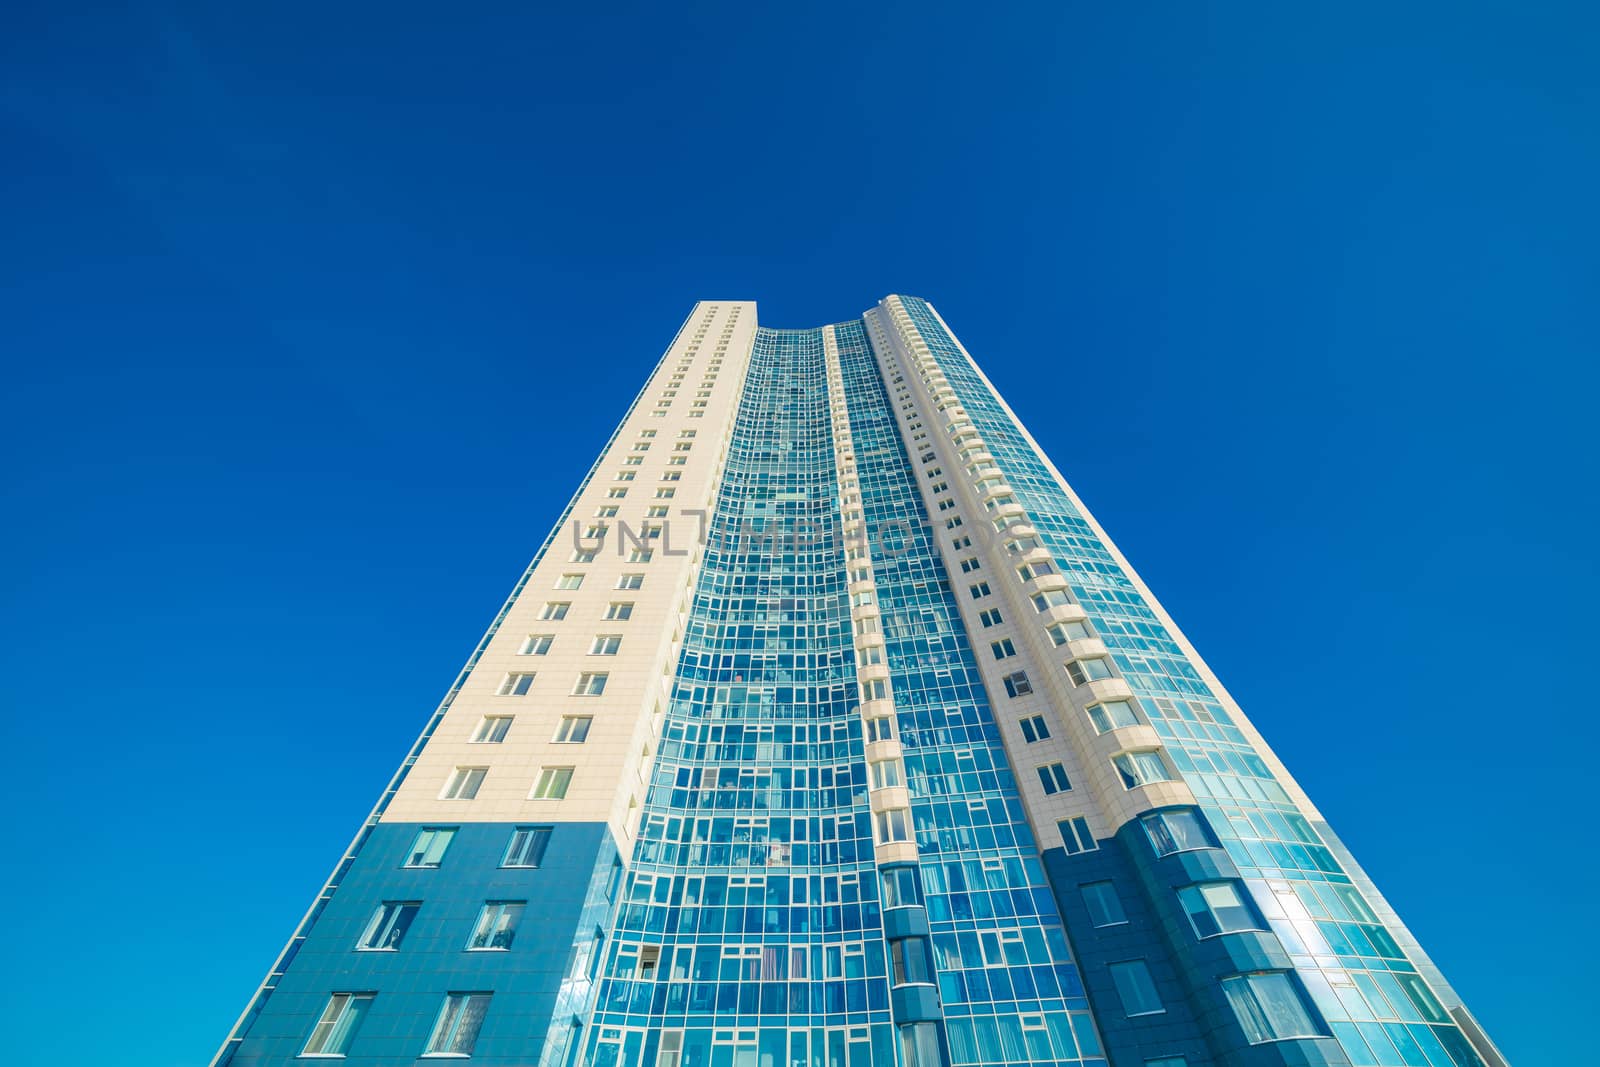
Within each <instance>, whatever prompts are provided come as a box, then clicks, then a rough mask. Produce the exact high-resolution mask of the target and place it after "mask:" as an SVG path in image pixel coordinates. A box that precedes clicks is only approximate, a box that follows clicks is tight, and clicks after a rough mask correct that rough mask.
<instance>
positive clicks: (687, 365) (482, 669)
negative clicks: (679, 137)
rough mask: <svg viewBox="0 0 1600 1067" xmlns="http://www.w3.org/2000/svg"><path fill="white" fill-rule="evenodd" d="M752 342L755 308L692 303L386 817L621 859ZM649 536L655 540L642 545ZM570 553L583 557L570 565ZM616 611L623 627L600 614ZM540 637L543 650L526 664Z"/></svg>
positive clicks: (657, 725)
mask: <svg viewBox="0 0 1600 1067" xmlns="http://www.w3.org/2000/svg"><path fill="white" fill-rule="evenodd" d="M755 330H756V311H755V305H754V304H753V303H750V302H739V301H703V302H701V303H699V304H697V305H695V308H694V311H693V312H692V313H691V314H690V316H689V318H688V320H687V321H686V322H685V323H684V325H683V327H682V329H681V330H680V331H679V333H678V336H677V338H676V340H674V341H673V343H672V346H671V347H670V348H669V349H668V350H667V352H666V354H665V355H664V356H663V357H662V359H661V362H660V363H659V364H658V365H657V367H656V370H655V372H654V373H653V374H652V375H651V377H650V379H649V381H648V382H647V383H646V384H645V387H644V389H643V390H642V391H641V392H640V393H639V396H638V399H637V400H636V401H635V403H634V406H633V408H632V410H630V411H629V413H628V415H627V416H626V418H625V419H624V420H623V422H622V425H621V426H620V427H619V428H618V430H617V432H616V434H615V436H614V437H613V439H612V441H611V442H610V444H609V445H608V447H607V448H606V450H605V451H604V452H603V453H602V454H601V456H600V458H599V460H598V461H597V462H596V464H595V467H594V470H593V471H592V473H591V475H590V478H589V480H588V482H587V484H586V485H584V487H583V488H582V489H581V490H580V491H579V492H578V494H577V496H576V497H575V498H574V502H573V504H572V507H571V510H570V515H569V518H568V520H567V522H566V524H565V525H564V527H563V529H561V530H560V531H558V532H557V534H556V539H555V541H554V542H553V543H552V544H551V546H550V548H549V550H548V551H546V552H545V553H544V556H543V558H542V559H540V560H538V561H537V562H536V564H535V565H534V567H533V568H532V571H531V574H530V575H529V577H528V580H527V581H526V583H525V584H524V586H523V588H522V590H521V592H520V593H519V594H518V595H517V596H516V597H515V599H514V600H513V601H512V602H511V604H510V607H509V610H508V611H507V612H506V614H505V617H504V619H503V620H502V621H501V622H500V624H499V626H498V629H497V630H496V632H495V633H494V634H493V635H492V637H491V638H490V639H489V641H488V644H487V645H486V647H485V648H484V650H483V653H482V655H481V656H480V658H479V660H478V663H477V665H476V667H475V668H474V669H473V670H472V671H471V673H470V674H469V675H468V677H467V679H466V681H465V683H464V684H463V685H462V687H461V690H460V692H459V693H458V694H457V695H456V696H455V699H454V700H453V701H452V702H451V704H450V707H449V709H448V711H447V712H446V714H445V716H444V718H443V720H442V721H441V722H440V723H439V725H438V727H437V729H436V730H435V731H434V734H433V737H432V738H431V740H430V741H429V742H428V744H427V745H426V746H425V747H424V748H423V749H422V751H421V753H420V754H419V755H418V757H417V762H416V765H415V766H414V767H413V769H412V771H411V773H410V774H409V775H408V776H407V777H406V779H405V781H404V783H403V784H402V785H401V786H400V789H399V790H398V792H397V793H396V794H395V797H394V799H393V800H392V801H391V802H390V804H389V806H388V807H387V809H386V810H385V811H384V812H383V820H384V821H386V822H450V823H460V822H506V823H516V822H533V823H561V822H604V823H606V824H607V825H608V826H609V827H610V829H611V832H612V834H613V836H614V837H615V839H616V840H617V841H618V843H619V844H620V845H621V846H622V847H623V854H624V856H626V854H627V849H626V843H627V842H628V841H629V840H630V839H631V838H632V835H633V833H634V832H635V830H636V828H637V824H638V819H639V807H640V805H641V804H642V803H643V801H644V794H645V790H646V788H647V783H648V782H649V779H650V764H651V757H652V753H653V752H654V749H655V744H656V735H657V732H658V731H659V729H660V726H661V721H662V717H663V714H664V707H665V702H666V700H667V697H668V690H669V686H670V683H671V674H672V670H673V666H674V664H675V663H676V661H677V655H678V649H679V645H680V643H681V640H682V637H683V626H684V621H685V618H686V614H687V612H688V608H689V598H690V595H691V591H692V590H693V587H694V580H695V575H696V573H697V571H698V567H699V563H700V557H701V553H702V550H703V545H702V543H701V534H702V532H703V529H704V523H705V521H706V519H707V517H708V516H709V514H710V509H711V508H712V506H713V504H714V503H715V500H716V494H717V489H718V486H719V485H720V480H721V473H722V466H723V462H724V460H725V458H726V447H727V444H726V443H727V440H728V432H729V428H730V426H731V424H732V421H733V419H734V416H735V415H736V413H737V412H738V408H739V399H740V396H741V394H742V391H743V386H744V377H745V371H746V369H747V368H748V366H749V359H750V349H751V345H752V342H753V339H754V336H755ZM666 493H670V494H671V495H670V496H664V495H663V494H666ZM650 527H659V528H660V529H661V530H662V535H661V536H660V537H659V538H651V539H645V538H643V533H644V531H645V530H646V529H647V528H650ZM601 528H603V533H598V534H597V531H598V530H600V529H601ZM635 537H638V538H639V539H640V540H641V541H644V542H645V543H647V544H648V545H649V546H650V552H651V555H650V558H649V560H648V562H631V561H630V560H633V559H636V558H637V557H634V556H633V551H634V548H635V540H634V538H635ZM584 548H588V549H593V550H594V557H593V559H592V560H590V561H587V562H575V559H576V558H579V557H577V556H576V554H577V553H578V552H579V551H580V550H581V549H584ZM569 575H581V576H582V581H581V585H579V586H578V587H577V588H563V586H564V585H570V584H571V581H572V580H571V578H569V577H567V576H569ZM635 582H637V583H638V585H637V588H634V587H632V586H633V584H634V583H635ZM624 604H625V605H629V607H628V608H627V609H626V610H627V611H628V612H629V617H628V618H626V619H618V618H615V617H611V616H614V615H615V614H617V613H618V612H619V611H621V610H623V609H621V608H616V607H613V605H624ZM551 605H566V607H565V608H564V610H563V609H560V608H553V607H551ZM556 614H559V615H560V616H561V617H559V618H556V617H552V616H553V615H556ZM544 638H548V639H549V642H548V646H549V647H548V649H547V650H545V651H543V652H540V653H538V654H532V653H531V651H530V650H531V649H535V648H538V647H540V646H541V645H542V644H543V639H544ZM607 638H617V639H619V641H618V644H617V647H616V650H615V652H613V653H611V654H606V655H601V654H595V652H594V649H595V648H596V642H597V641H602V642H603V641H605V639H607ZM530 642H532V644H530ZM601 647H602V648H604V647H605V646H604V645H602V646H601ZM527 674H531V675H533V678H532V680H531V682H529V683H528V684H527V686H526V691H525V692H522V693H520V694H518V693H515V690H516V689H518V688H521V686H519V685H518V684H517V683H515V682H512V683H511V684H510V686H509V688H510V689H511V690H512V692H511V693H508V694H505V695H502V692H503V691H504V690H506V689H507V688H508V683H507V680H508V679H513V678H516V677H517V676H519V675H527ZM596 674H604V675H605V688H604V692H603V693H601V694H600V695H597V696H590V695H583V693H582V692H581V691H580V680H581V679H583V678H584V677H585V676H586V675H596ZM488 717H510V719H511V723H510V725H509V728H508V729H507V730H506V731H505V736H504V739H503V740H501V741H499V742H496V743H483V742H478V741H474V737H475V736H479V731H480V730H481V729H483V727H484V720H485V718H488ZM568 718H587V719H589V720H590V721H589V723H588V725H587V735H586V737H585V739H584V741H583V742H582V743H581V744H574V743H563V742H562V741H560V740H558V737H559V736H560V732H561V730H562V729H563V720H564V719H568ZM571 728H572V729H576V728H578V727H576V726H573V727H571ZM463 768H481V769H482V770H483V771H484V774H483V778H482V782H481V784H480V785H479V786H478V788H477V792H476V795H475V796H473V797H472V798H471V799H452V798H450V797H449V795H448V794H449V792H450V789H451V783H452V779H453V778H454V776H455V775H456V774H457V772H458V769H463ZM563 770H567V771H570V775H571V777H570V782H569V783H568V784H567V786H566V790H565V795H564V796H562V797H560V798H559V799H551V798H541V797H538V796H536V795H535V793H536V790H537V789H538V787H539V784H540V780H541V776H547V775H548V773H549V772H560V771H563ZM548 780H549V778H548V777H547V781H548Z"/></svg>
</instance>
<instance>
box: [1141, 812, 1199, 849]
mask: <svg viewBox="0 0 1600 1067" xmlns="http://www.w3.org/2000/svg"><path fill="white" fill-rule="evenodd" d="M1139 821H1140V822H1141V823H1143V824H1144V832H1145V835H1146V836H1147V837H1149V838H1150V844H1151V846H1152V847H1153V848H1154V849H1155V850H1156V855H1158V856H1170V855H1171V854H1172V853H1174V852H1188V851H1189V850H1191V849H1196V848H1215V847H1216V841H1215V840H1214V839H1213V838H1212V836H1211V831H1210V828H1208V827H1207V826H1206V824H1205V821H1204V820H1203V819H1202V818H1201V817H1200V813H1199V812H1198V811H1196V810H1195V809H1194V808H1175V809H1173V810H1171V811H1157V812H1153V813H1151V814H1149V815H1143V816H1140V818H1139Z"/></svg>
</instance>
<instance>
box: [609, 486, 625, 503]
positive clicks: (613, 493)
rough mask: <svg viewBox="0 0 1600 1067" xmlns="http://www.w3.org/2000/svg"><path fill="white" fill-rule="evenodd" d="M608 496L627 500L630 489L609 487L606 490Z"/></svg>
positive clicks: (613, 498)
mask: <svg viewBox="0 0 1600 1067" xmlns="http://www.w3.org/2000/svg"><path fill="white" fill-rule="evenodd" d="M606 496H607V497H609V498H610V499H612V500H625V499H627V496H628V490H627V489H626V488H622V489H609V490H607V491H606Z"/></svg>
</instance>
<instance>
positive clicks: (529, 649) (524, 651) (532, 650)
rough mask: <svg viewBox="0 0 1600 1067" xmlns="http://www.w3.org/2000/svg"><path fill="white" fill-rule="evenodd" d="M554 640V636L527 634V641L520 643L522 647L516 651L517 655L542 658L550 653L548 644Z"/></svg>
mask: <svg viewBox="0 0 1600 1067" xmlns="http://www.w3.org/2000/svg"><path fill="white" fill-rule="evenodd" d="M555 639H556V638H555V635H554V634H529V635H528V639H527V640H526V641H524V642H522V647H521V648H519V649H517V655H519V656H542V655H544V654H545V653H547V652H549V651H550V643H551V642H552V641H554V640H555Z"/></svg>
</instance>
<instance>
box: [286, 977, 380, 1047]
mask: <svg viewBox="0 0 1600 1067" xmlns="http://www.w3.org/2000/svg"><path fill="white" fill-rule="evenodd" d="M374 995H375V994H372V993H335V994H334V995H333V996H331V997H329V998H328V1006H327V1007H326V1008H323V1009H322V1018H320V1019H318V1020H317V1025H316V1026H314V1027H312V1029H311V1037H310V1039H309V1040H307V1041H306V1047H305V1048H304V1049H302V1050H301V1052H300V1055H302V1056H343V1055H344V1054H345V1053H346V1052H347V1051H349V1049H350V1043H351V1042H352V1041H354V1040H355V1039H356V1031H357V1030H359V1029H360V1028H361V1020H362V1019H364V1018H366V1017H367V1009H368V1008H370V1007H372V998H373V996H374Z"/></svg>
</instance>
